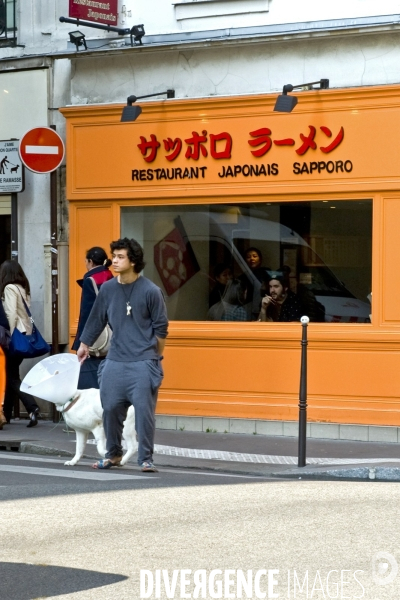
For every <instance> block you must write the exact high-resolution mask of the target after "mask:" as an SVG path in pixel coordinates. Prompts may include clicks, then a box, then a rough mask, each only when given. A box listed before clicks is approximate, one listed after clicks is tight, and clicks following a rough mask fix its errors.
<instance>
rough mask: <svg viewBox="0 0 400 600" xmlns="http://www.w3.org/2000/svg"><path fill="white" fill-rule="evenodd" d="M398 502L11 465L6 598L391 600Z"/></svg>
mask: <svg viewBox="0 0 400 600" xmlns="http://www.w3.org/2000/svg"><path fill="white" fill-rule="evenodd" d="M399 495H400V488H399V485H398V484H397V483H378V482H369V481H368V482H330V481H324V482H310V481H299V480H298V481H277V480H268V479H266V478H261V477H251V476H238V475H234V474H223V473H207V472H201V471H197V470H196V471H194V470H183V469H162V471H160V472H159V473H156V474H146V475H145V474H142V473H141V472H140V471H139V470H138V469H137V468H136V467H134V466H131V467H128V468H124V469H111V470H109V471H105V472H104V471H103V472H96V471H94V470H92V469H91V468H90V463H89V461H84V463H82V464H80V465H78V466H76V467H72V468H71V467H64V466H63V462H62V460H60V459H57V458H42V457H38V456H23V457H22V456H21V455H19V454H13V453H4V454H3V453H1V454H0V499H1V501H2V502H1V507H0V527H1V529H0V540H1V541H0V543H1V551H2V557H1V561H2V562H0V598H1V600H33V599H37V598H57V599H64V598H65V599H67V598H70V599H73V600H81V599H82V600H83V599H89V598H90V599H96V600H103V599H107V600H108V599H116V600H125V599H127V600H128V599H129V600H136V599H139V598H141V597H149V598H157V597H159V598H184V597H199V598H218V597H219V598H225V597H227V598H228V597H230V598H236V597H242V598H248V597H250V598H258V597H264V598H269V597H271V598H272V597H278V598H287V599H289V598H299V599H302V598H314V599H319V598H347V599H349V598H351V599H353V598H368V599H373V600H381V599H384V598H390V599H395V598H398V597H400V594H399V591H400V585H399V584H400V574H399V573H397V574H396V567H397V562H396V561H398V562H399V563H400V547H399V539H400V538H399V533H400V531H399V529H400V526H399V510H400V509H399ZM379 553H381V554H379ZM382 553H383V554H382ZM182 570H187V571H186V572H185V571H183V572H182ZM141 582H142V587H141ZM151 584H153V590H151V589H150V588H151ZM240 593H241V596H240V595H239V594H240ZM196 594H197V596H196ZM263 594H265V595H263Z"/></svg>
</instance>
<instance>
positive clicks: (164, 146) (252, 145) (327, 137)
mask: <svg viewBox="0 0 400 600" xmlns="http://www.w3.org/2000/svg"><path fill="white" fill-rule="evenodd" d="M343 139H344V127H343V126H340V127H339V128H338V129H337V131H332V129H331V128H330V127H328V126H326V125H320V126H319V127H316V126H314V125H308V131H299V132H298V134H297V136H293V137H281V136H279V134H274V133H273V129H272V128H269V127H259V128H258V129H254V130H251V131H249V132H248V134H247V146H246V147H247V156H248V158H249V163H246V164H242V165H233V166H232V165H229V164H228V165H226V164H223V165H222V166H221V169H220V171H219V172H218V176H219V177H220V178H224V177H237V176H239V175H243V176H244V177H249V176H250V177H253V176H255V177H259V176H270V175H272V176H276V175H279V163H278V162H277V161H278V155H277V154H275V156H274V160H273V162H271V163H267V164H265V163H262V164H260V163H259V162H256V163H253V164H252V162H250V161H252V160H253V159H260V158H263V157H264V156H267V155H268V154H269V153H272V152H271V151H272V150H273V149H274V148H282V150H281V152H283V151H284V150H283V147H285V146H286V147H287V148H290V149H291V151H292V152H293V153H294V156H296V155H297V157H302V156H305V155H307V154H308V155H309V154H310V153H313V152H314V151H316V150H319V151H320V152H322V156H324V155H329V154H331V153H332V152H333V151H334V150H336V148H338V147H340V145H341V144H342V142H343ZM233 146H234V140H233V136H232V135H231V134H230V133H228V132H227V131H219V132H217V131H215V132H209V131H207V130H205V129H203V130H201V131H193V130H192V131H191V132H190V134H188V137H184V138H180V137H175V138H172V137H163V138H160V139H159V138H158V137H157V135H156V134H155V133H150V135H148V136H144V135H140V143H138V144H137V147H138V149H139V151H140V154H141V156H142V160H143V161H144V162H145V163H149V164H151V163H154V162H155V161H156V159H158V158H161V159H162V160H166V161H168V163H173V162H174V161H175V160H177V159H178V158H181V159H183V161H184V164H185V166H184V167H172V168H169V167H167V168H162V167H160V168H155V169H133V170H132V179H133V181H153V180H162V179H166V180H167V179H193V178H194V179H198V178H200V179H205V178H206V172H207V169H208V166H209V162H208V161H210V160H211V161H225V162H226V161H227V160H229V159H232V149H233ZM193 161H195V163H198V162H199V161H201V162H202V163H203V164H202V165H201V166H194V164H195V163H193ZM352 169H353V163H352V161H351V160H349V159H347V160H346V159H345V160H343V159H342V160H329V159H328V160H311V161H310V162H302V163H301V162H299V161H298V160H296V161H295V162H294V163H293V174H294V175H303V174H309V175H310V174H313V173H314V172H315V173H326V174H330V173H350V172H351V171H352Z"/></svg>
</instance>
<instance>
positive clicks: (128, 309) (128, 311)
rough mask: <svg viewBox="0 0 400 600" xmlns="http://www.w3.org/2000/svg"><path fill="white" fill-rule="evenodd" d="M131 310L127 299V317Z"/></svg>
mask: <svg viewBox="0 0 400 600" xmlns="http://www.w3.org/2000/svg"><path fill="white" fill-rule="evenodd" d="M131 310H132V306H131V305H130V303H129V301H128V302H127V303H126V314H127V316H128V317H129V315H130V314H131Z"/></svg>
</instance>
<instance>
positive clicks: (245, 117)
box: [0, 0, 400, 432]
mask: <svg viewBox="0 0 400 600" xmlns="http://www.w3.org/2000/svg"><path fill="white" fill-rule="evenodd" d="M50 4H51V6H50ZM97 4H98V3H96V6H97ZM320 4H321V6H318V7H316V6H315V3H311V2H305V3H302V5H301V10H300V6H299V3H298V2H296V1H295V0H287V1H286V2H280V3H277V2H275V0H269V1H268V0H240V1H239V0H203V1H201V2H197V1H196V2H194V1H189V0H182V1H178V0H175V2H170V1H169V0H168V2H166V1H165V0H159V1H158V0H154V1H153V3H152V4H151V7H150V6H148V3H145V2H142V1H141V2H135V3H134V2H128V1H127V2H124V3H123V4H122V3H118V16H117V24H118V26H119V27H123V28H127V29H129V28H131V27H132V26H133V25H135V24H139V23H140V24H142V23H143V25H144V29H145V32H146V34H145V36H144V37H143V39H142V42H143V45H140V44H139V43H138V41H136V43H135V42H134V41H133V45H131V37H130V36H129V35H126V36H118V35H116V34H115V33H112V32H107V31H104V32H103V31H98V30H96V29H91V28H89V27H84V26H82V24H79V26H77V29H78V30H79V31H80V32H82V33H84V34H85V36H86V40H85V41H86V46H87V49H86V50H85V49H84V47H83V46H77V47H75V46H74V44H72V43H71V42H67V38H68V32H70V31H73V30H74V29H76V28H75V26H74V25H72V24H69V25H67V24H66V23H60V22H59V20H58V19H59V17H60V16H68V8H69V3H68V2H67V1H58V2H56V3H54V2H53V3H47V2H40V3H37V2H35V3H34V2H32V3H27V5H28V6H29V8H26V6H27V5H25V4H24V11H21V6H20V5H19V3H18V2H17V3H16V24H17V30H16V33H15V35H16V38H15V39H16V42H17V45H15V46H11V45H7V44H9V40H10V39H11V38H8V40H7V41H3V44H4V45H3V48H0V56H1V63H0V65H1V68H2V71H1V72H0V77H2V78H3V80H2V81H3V82H6V83H7V84H8V87H9V88H10V89H11V87H10V85H11V84H10V83H9V82H10V81H15V82H16V84H15V88H12V89H13V90H14V91H13V93H12V102H11V101H10V100H8V96H10V93H9V92H10V90H7V87H6V85H5V84H4V85H3V86H2V89H4V90H7V91H8V94H6V92H5V91H3V92H2V94H3V95H2V110H3V109H6V110H7V111H10V113H9V114H10V119H9V120H8V121H7V127H5V126H4V127H5V128H4V129H3V130H2V135H1V136H0V137H1V139H8V138H11V137H14V138H15V137H17V138H18V137H19V136H20V135H22V134H23V132H24V131H23V130H26V129H28V128H30V127H31V126H35V125H37V124H41V125H44V124H47V125H55V126H56V127H57V130H58V131H59V132H60V133H61V135H62V136H63V137H64V138H65V140H66V144H67V161H66V169H67V184H66V185H65V182H64V177H63V169H60V173H59V181H58V187H59V206H60V211H59V224H58V231H57V238H58V240H59V241H60V242H62V243H64V244H67V243H68V244H69V249H70V266H69V292H68V293H67V286H65V292H64V298H60V303H61V304H62V306H63V307H65V306H66V304H67V300H68V299H69V300H70V308H69V327H68V330H67V333H64V334H63V336H64V337H66V338H69V340H70V339H72V338H73V336H74V333H75V331H76V324H77V317H78V308H79V289H78V288H77V286H76V284H75V280H76V279H77V278H78V277H79V276H81V274H82V269H83V258H84V252H85V250H86V249H87V248H88V247H90V246H91V245H103V246H105V247H106V246H107V245H108V243H109V240H110V239H115V238H116V237H119V236H120V235H128V236H134V237H136V238H137V239H139V240H141V241H142V243H143V244H144V247H145V251H146V256H147V261H148V265H147V267H146V270H145V275H147V276H149V277H150V278H152V279H153V280H154V281H156V282H157V283H158V284H159V285H160V287H162V289H163V290H164V292H165V295H166V298H167V303H168V309H169V314H170V318H171V320H172V325H171V335H170V337H169V343H168V350H167V353H166V367H167V368H166V373H167V376H166V380H165V384H164V386H163V389H162V393H161V395H160V403H159V413H160V414H163V415H166V416H171V415H172V417H171V418H169V420H168V419H164V422H165V423H172V425H171V426H173V423H175V424H177V423H178V422H179V423H186V424H187V426H189V423H192V424H193V426H194V427H197V426H198V427H200V425H199V421H198V422H197V425H196V422H195V421H194V420H193V419H192V420H191V421H190V419H189V418H192V417H197V418H199V419H203V418H204V417H207V418H216V419H221V421H215V423H217V425H216V428H221V427H222V430H225V429H227V427H229V428H231V427H232V430H235V423H236V424H237V423H238V421H236V419H240V420H242V419H244V420H252V421H257V422H258V424H259V429H260V432H261V430H262V431H264V432H266V431H270V432H272V429H271V427H269V428H268V425H269V422H271V421H273V422H274V427H275V429H274V431H277V429H276V428H280V427H281V423H282V422H291V421H294V420H295V419H296V416H297V395H298V382H299V368H300V367H299V358H300V346H299V340H300V334H301V331H300V329H301V327H300V325H299V324H298V323H260V322H258V321H257V320H255V319H256V316H257V309H258V308H259V302H260V299H261V296H260V287H259V286H258V287H257V282H256V281H253V282H252V286H253V287H252V294H253V298H252V300H251V302H247V305H250V304H251V307H250V308H249V307H248V306H247V309H246V310H247V313H246V316H245V317H243V318H244V319H245V320H244V321H242V322H238V321H233V320H231V321H229V322H226V321H225V322H222V321H218V322H215V321H214V320H212V317H211V316H210V313H209V309H210V306H209V294H210V291H211V290H212V288H213V286H214V285H215V280H214V274H215V268H216V267H217V266H218V265H220V264H226V265H228V266H229V268H230V269H231V271H232V274H233V276H234V277H235V278H240V277H244V276H245V277H247V279H248V280H250V282H251V273H249V272H248V266H247V265H246V262H245V260H244V259H243V256H244V254H245V252H246V249H248V248H249V247H257V248H258V249H259V250H261V252H262V255H263V266H264V267H265V268H266V267H268V269H269V271H277V270H279V269H282V267H285V269H286V273H287V275H288V276H289V281H290V287H291V289H292V291H293V292H295V293H297V294H298V295H302V298H303V304H305V305H306V306H307V309H308V312H309V313H310V316H311V324H310V325H309V337H310V358H309V371H310V372H309V405H310V408H309V414H310V418H311V420H312V421H314V422H316V423H319V422H327V423H334V424H337V423H341V424H363V425H377V426H378V425H380V426H390V425H395V426H397V425H399V424H400V423H399V420H400V416H399V415H400V413H399V405H398V385H397V382H396V380H395V378H393V376H392V373H393V371H394V372H396V365H397V361H398V360H399V347H398V342H399V338H398V325H399V322H400V314H399V309H398V308H397V306H396V302H395V299H396V297H397V293H396V291H397V288H398V287H400V281H397V279H398V276H397V270H396V269H395V264H394V261H395V260H396V239H397V223H398V219H399V216H400V215H399V214H398V210H399V208H398V206H399V204H398V193H399V190H400V185H399V180H398V170H399V168H398V165H397V158H396V156H397V151H396V139H397V134H396V126H397V125H396V123H397V119H396V117H397V113H398V110H399V109H398V102H399V99H400V87H398V83H399V81H398V80H399V76H398V73H397V62H398V54H399V50H398V48H397V45H396V39H397V38H396V36H397V35H398V28H399V15H397V14H396V12H395V11H396V8H397V3H395V2H390V1H389V2H387V3H385V7H384V10H385V12H384V13H383V12H382V9H381V10H380V11H379V12H380V14H379V15H376V12H377V9H376V5H375V3H372V2H369V1H363V2H361V1H360V2H356V1H353V2H351V3H348V2H347V3H345V2H338V3H336V4H335V5H334V6H325V4H324V3H320ZM93 6H94V4H93ZM98 9H99V8H98ZM93 10H94V9H93ZM23 46H24V47H23ZM29 77H31V78H32V79H31V80H32V81H34V82H35V85H37V86H38V89H39V90H41V91H42V97H41V96H40V93H39V92H38V93H33V94H32V93H31V92H29V97H31V95H32V98H35V101H37V102H40V107H41V108H42V109H43V110H42V113H40V111H39V108H38V107H35V105H34V104H33V103H31V102H30V101H29V100H28V101H27V98H26V94H25V95H24V94H23V90H24V86H25V85H28V89H29V90H30V89H32V87H30V86H32V85H33V83H29V84H28V83H27V82H28V78H29ZM321 78H323V79H329V90H319V89H314V90H309V91H298V92H297V91H293V94H295V95H296V97H297V98H298V104H297V106H296V108H295V109H294V111H293V112H292V113H278V112H275V111H274V104H275V101H276V98H277V96H278V95H279V94H281V93H282V88H283V86H284V85H286V84H293V85H297V84H301V83H305V82H313V81H319V80H320V79H321ZM314 87H317V88H318V86H314ZM168 89H173V90H175V99H162V98H163V97H162V96H161V97H160V99H158V100H153V99H151V100H144V101H141V103H140V106H141V108H142V114H141V115H140V117H139V118H138V119H137V121H135V122H134V123H121V121H120V116H121V111H122V108H123V105H124V104H125V103H126V98H127V96H130V95H131V94H134V95H136V96H143V95H147V94H154V93H158V92H165V91H166V90H168ZM40 98H41V99H40ZM7 101H8V104H7ZM55 109H61V111H58V110H55ZM21 114H23V115H24V119H27V121H28V123H25V122H22V117H21V116H20V115H21ZM45 114H46V117H45V116H44V115H45ZM44 119H45V120H46V122H44ZM25 125H27V126H25ZM0 128H1V126H0ZM3 131H4V133H3ZM14 132H15V133H14ZM48 186H49V181H48V177H47V176H43V175H35V174H32V173H31V174H30V173H27V174H26V189H25V191H24V192H23V193H22V194H20V195H19V196H20V197H19V198H18V202H19V210H18V219H19V252H20V254H19V257H20V260H21V263H22V264H23V266H24V268H26V271H27V274H28V276H29V277H30V279H34V280H35V281H36V277H38V279H37V282H38V285H37V286H36V287H35V288H34V290H33V294H34V297H35V298H37V302H38V303H39V304H38V306H37V307H36V310H37V312H39V313H40V312H41V310H42V317H43V322H44V323H45V321H46V319H45V315H47V312H46V306H47V305H48V298H46V289H47V290H49V289H50V288H49V285H47V287H46V284H45V281H46V280H48V277H49V273H48V267H46V253H45V250H46V248H47V246H46V244H48V243H49V212H48V191H47V190H48ZM64 198H66V201H67V202H65V200H64ZM24 199H25V200H24ZM1 202H2V206H3V210H4V211H5V212H6V211H7V199H5V198H4V196H3V197H1ZM23 202H25V204H23ZM67 203H68V206H67ZM35 219H36V221H35ZM6 221H7V219H6ZM32 222H34V223H35V227H34V228H32V227H31V223H32ZM6 226H9V225H7V224H6V225H4V227H6ZM32 229H33V230H34V231H32ZM4 231H6V230H5V229H4ZM4 235H5V234H4ZM3 239H6V237H4V238H3ZM61 247H62V244H60V248H61ZM6 251H7V250H6ZM63 265H64V266H63ZM63 265H60V272H61V271H62V268H64V269H65V263H63ZM46 269H47V270H46ZM246 269H247V270H246ZM40 278H42V279H40ZM261 291H263V290H261ZM47 293H48V292H47ZM371 294H372V295H371ZM371 298H373V302H372V305H371V304H370V302H371ZM46 303H47V304H46ZM63 310H65V309H64V308H63V309H62V311H63ZM62 311H61V312H62ZM62 314H64V313H62ZM63 323H64V324H65V320H63ZM44 327H46V325H45V324H44ZM63 336H61V337H63ZM63 341H65V342H66V341H68V339H66V340H63ZM177 416H178V418H177ZM183 417H184V418H185V419H186V421H182V420H179V419H181V418H183ZM227 420H228V421H227ZM227 422H228V425H226V423H227ZM218 423H220V425H218ZM237 426H239V425H237ZM251 427H252V428H253V425H251ZM332 431H333V429H332Z"/></svg>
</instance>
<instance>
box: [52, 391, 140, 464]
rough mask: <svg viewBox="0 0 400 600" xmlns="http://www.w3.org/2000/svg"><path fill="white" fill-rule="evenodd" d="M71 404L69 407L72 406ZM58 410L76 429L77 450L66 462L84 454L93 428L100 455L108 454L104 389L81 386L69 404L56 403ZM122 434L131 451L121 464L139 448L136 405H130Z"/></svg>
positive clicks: (73, 462) (72, 427)
mask: <svg viewBox="0 0 400 600" xmlns="http://www.w3.org/2000/svg"><path fill="white" fill-rule="evenodd" d="M69 406H70V407H71V408H68V407H69ZM56 407H57V410H59V411H60V412H62V413H63V417H64V421H65V422H66V424H67V425H68V427H71V429H74V430H75V432H76V451H75V456H74V458H72V459H71V460H67V462H65V463H64V464H65V465H68V466H73V465H76V463H77V462H78V461H79V460H80V459H81V458H82V456H83V452H84V450H85V446H86V442H87V439H88V435H89V433H90V432H92V433H93V435H94V439H95V440H96V444H97V451H98V453H99V454H100V456H103V457H104V456H105V454H106V436H105V433H104V427H103V407H102V406H101V401H100V391H99V390H97V389H95V388H91V389H89V390H77V392H76V394H75V396H74V397H73V398H72V400H71V402H70V403H68V404H64V405H62V404H56ZM122 436H123V438H124V440H125V441H126V445H127V451H126V453H125V454H124V456H123V458H122V460H121V463H120V464H121V465H125V464H126V463H127V462H128V460H129V459H130V458H131V457H132V455H133V454H134V453H135V452H137V449H138V443H137V440H136V431H135V409H134V408H133V406H130V407H129V409H128V414H127V417H126V421H125V423H124V429H123V432H122Z"/></svg>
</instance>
